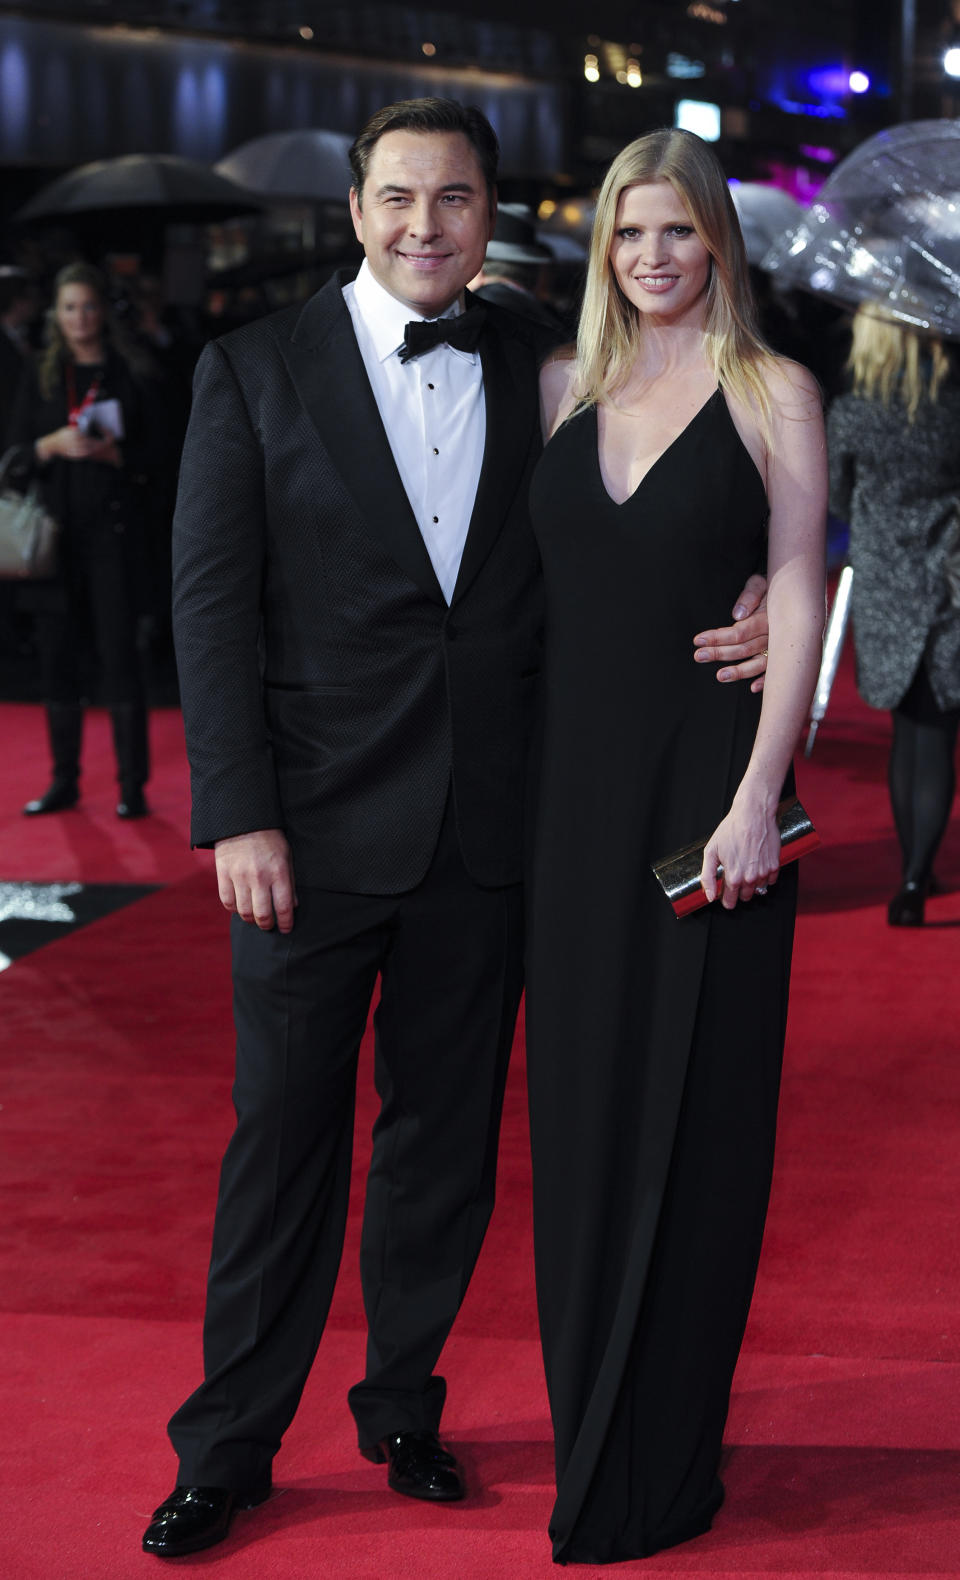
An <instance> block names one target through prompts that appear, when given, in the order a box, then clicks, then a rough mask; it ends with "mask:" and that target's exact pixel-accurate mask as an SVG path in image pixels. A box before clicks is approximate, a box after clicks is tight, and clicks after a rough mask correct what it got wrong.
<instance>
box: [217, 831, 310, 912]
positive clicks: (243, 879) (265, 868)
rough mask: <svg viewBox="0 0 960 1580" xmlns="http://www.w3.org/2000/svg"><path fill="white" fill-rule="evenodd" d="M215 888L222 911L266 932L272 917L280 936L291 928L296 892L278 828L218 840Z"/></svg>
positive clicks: (287, 853)
mask: <svg viewBox="0 0 960 1580" xmlns="http://www.w3.org/2000/svg"><path fill="white" fill-rule="evenodd" d="M214 852H215V854H216V860H217V887H218V888H219V890H220V903H221V905H222V906H223V908H224V910H227V911H236V913H237V915H238V916H239V917H240V918H241V920H242V921H244V922H256V924H257V926H258V927H259V928H261V930H262V931H263V932H269V931H270V929H271V928H272V926H273V923H274V917H276V922H277V926H278V928H279V929H280V931H281V933H289V932H290V930H291V929H292V927H293V912H294V907H295V906H296V903H297V893H296V889H295V887H294V882H293V862H292V861H291V859H290V846H289V845H288V844H287V841H286V838H285V837H284V835H283V833H282V831H281V830H280V829H279V828H262V829H258V830H257V831H256V833H254V834H233V835H231V836H230V838H229V839H218V840H217V842H216V844H215V846H214Z"/></svg>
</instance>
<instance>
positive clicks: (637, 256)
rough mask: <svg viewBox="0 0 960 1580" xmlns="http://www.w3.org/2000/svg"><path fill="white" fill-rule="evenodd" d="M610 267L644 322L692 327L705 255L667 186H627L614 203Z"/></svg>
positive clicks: (704, 277)
mask: <svg viewBox="0 0 960 1580" xmlns="http://www.w3.org/2000/svg"><path fill="white" fill-rule="evenodd" d="M610 265H611V268H612V269H613V272H614V274H615V276H616V279H617V283H618V284H619V286H620V289H621V291H622V292H623V294H624V296H625V297H626V298H627V300H628V301H629V302H631V303H632V304H633V306H634V307H635V308H636V309H637V312H638V313H642V314H643V315H644V317H648V316H649V317H651V318H655V319H660V320H663V321H664V322H666V323H685V322H692V323H697V322H699V321H701V320H702V316H703V303H704V297H705V295H706V290H707V284H708V282H709V279H710V253H709V252H708V250H707V248H706V247H705V246H704V244H703V242H702V241H701V240H700V237H699V236H698V235H697V232H696V230H695V229H694V226H693V221H692V219H691V218H690V212H689V210H688V208H687V205H686V204H685V203H684V201H683V199H682V198H681V197H680V196H679V194H678V193H677V192H676V191H675V190H674V188H673V187H672V186H671V184H670V182H669V181H653V182H645V183H643V184H642V185H639V186H631V187H626V188H625V189H624V191H623V192H621V194H620V198H619V201H618V203H617V218H616V225H615V228H614V235H613V243H612V246H611V248H610Z"/></svg>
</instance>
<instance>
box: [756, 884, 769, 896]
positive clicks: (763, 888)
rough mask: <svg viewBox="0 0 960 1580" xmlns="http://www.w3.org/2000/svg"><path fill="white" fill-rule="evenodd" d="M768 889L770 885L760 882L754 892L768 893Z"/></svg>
mask: <svg viewBox="0 0 960 1580" xmlns="http://www.w3.org/2000/svg"><path fill="white" fill-rule="evenodd" d="M767 890H768V885H767V884H766V883H758V884H757V886H756V888H755V889H754V891H753V892H754V894H766V893H767Z"/></svg>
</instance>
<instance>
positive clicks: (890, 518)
mask: <svg viewBox="0 0 960 1580" xmlns="http://www.w3.org/2000/svg"><path fill="white" fill-rule="evenodd" d="M827 442H828V446H829V453H830V509H831V510H832V511H833V513H834V514H835V515H837V516H840V517H841V518H843V519H845V520H847V521H849V523H850V563H851V564H852V566H853V603H852V609H853V624H854V639H855V642H856V650H857V684H858V686H859V688H860V693H861V695H862V697H863V699H864V701H865V702H867V703H869V704H870V706H871V707H873V708H895V707H897V706H898V704H899V703H900V702H901V701H902V700H903V697H904V695H905V693H906V691H907V690H908V688H909V686H910V683H911V681H912V680H913V678H914V676H915V674H916V673H917V670H918V668H919V666H920V663H921V660H922V659H924V658H925V659H926V667H927V673H928V676H929V679H930V685H931V687H932V690H933V694H934V696H935V698H936V700H937V703H938V705H939V707H941V708H952V707H957V706H960V607H956V606H955V605H954V604H953V603H951V601H950V587H949V583H948V579H947V561H948V559H949V557H950V555H951V551H954V552H958V541H960V517H958V507H960V385H958V384H956V383H951V384H948V385H946V386H945V387H943V388H942V389H941V391H940V396H939V399H938V400H937V402H936V403H935V404H931V403H930V402H929V401H925V402H924V403H923V404H922V405H921V406H920V408H919V410H918V412H917V415H916V419H915V421H914V422H913V423H912V424H911V423H908V421H907V415H906V408H905V407H904V406H903V405H901V404H900V402H899V401H896V400H894V401H893V402H892V403H891V405H889V406H884V405H883V404H882V403H881V402H880V401H878V400H864V399H862V398H861V397H859V396H856V395H841V396H840V397H839V398H838V399H837V400H835V401H834V403H833V406H832V407H831V409H830V413H829V417H828V420H827Z"/></svg>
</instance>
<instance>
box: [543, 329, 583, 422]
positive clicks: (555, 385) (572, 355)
mask: <svg viewBox="0 0 960 1580" xmlns="http://www.w3.org/2000/svg"><path fill="white" fill-rule="evenodd" d="M576 383H577V357H576V347H575V346H565V347H563V348H562V349H561V350H559V351H555V352H554V353H553V355H552V356H551V357H550V358H549V359H548V360H547V361H546V362H545V363H544V364H543V367H542V368H541V369H540V419H541V424H542V427H543V437H544V439H549V438H550V437H551V435H552V434H554V433H555V432H556V430H557V429H558V428H559V426H560V424H561V423H562V422H563V421H564V420H565V418H567V417H569V416H570V413H571V412H572V411H573V409H574V407H575V406H576V404H577V397H576Z"/></svg>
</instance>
